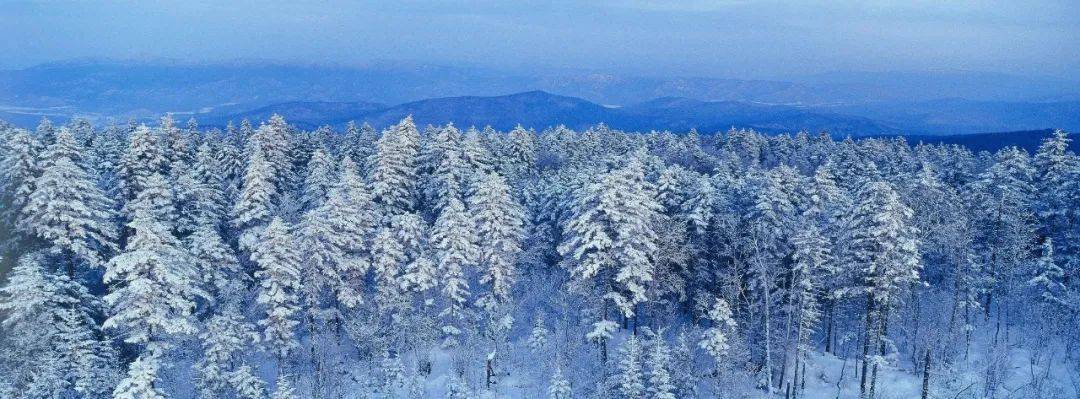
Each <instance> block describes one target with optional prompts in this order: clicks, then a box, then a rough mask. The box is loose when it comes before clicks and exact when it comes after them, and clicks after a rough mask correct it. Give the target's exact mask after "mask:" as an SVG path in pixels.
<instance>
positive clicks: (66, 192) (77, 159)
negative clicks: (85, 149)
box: [19, 129, 116, 277]
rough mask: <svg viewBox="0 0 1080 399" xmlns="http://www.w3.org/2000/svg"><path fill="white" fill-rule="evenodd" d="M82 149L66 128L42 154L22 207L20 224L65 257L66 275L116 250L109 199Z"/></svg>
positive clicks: (100, 259) (102, 259)
mask: <svg viewBox="0 0 1080 399" xmlns="http://www.w3.org/2000/svg"><path fill="white" fill-rule="evenodd" d="M80 154H81V149H80V148H79V146H78V144H77V143H75V138H74V137H72V136H71V133H70V132H69V131H68V130H67V129H61V131H60V132H59V133H57V135H56V140H55V142H54V143H53V144H52V145H50V146H49V148H48V149H47V150H45V152H44V153H43V154H42V159H41V162H40V164H41V168H42V172H41V176H39V177H38V178H37V179H35V180H34V190H33V192H31V193H30V197H29V199H27V201H26V205H25V206H24V207H23V208H22V217H21V219H20V220H19V226H20V228H21V229H22V230H23V231H26V232H28V233H30V234H32V235H33V236H35V237H37V238H38V239H40V240H42V241H43V242H45V244H47V245H49V247H50V249H51V250H52V251H55V252H58V253H61V254H62V255H64V258H65V261H66V262H68V264H67V272H68V275H69V276H72V277H73V276H74V272H75V265H76V263H78V262H85V263H86V264H89V265H90V266H94V267H97V266H100V265H101V264H102V263H104V260H105V258H107V257H108V255H109V254H111V253H112V252H113V251H114V250H115V249H116V243H115V239H116V231H115V228H114V227H113V225H112V222H111V220H110V219H111V218H112V216H113V213H112V206H113V205H112V201H111V200H109V198H108V197H106V196H105V194H104V193H102V192H101V190H100V189H99V188H98V187H97V185H96V184H95V182H94V181H93V179H92V178H91V176H90V174H89V173H88V172H87V171H86V170H85V169H84V168H83V166H82V165H81V163H82V160H81V155H80Z"/></svg>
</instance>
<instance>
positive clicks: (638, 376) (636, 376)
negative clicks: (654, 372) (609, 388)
mask: <svg viewBox="0 0 1080 399" xmlns="http://www.w3.org/2000/svg"><path fill="white" fill-rule="evenodd" d="M619 356H620V360H619V374H618V375H617V376H616V378H617V379H616V383H615V384H616V386H617V387H618V390H619V393H621V394H622V395H620V397H623V398H627V399H644V398H645V397H646V396H645V394H646V391H645V379H644V376H643V375H642V351H641V344H640V343H639V342H638V339H637V337H635V336H631V337H630V338H629V339H627V340H626V342H625V343H623V346H622V348H621V349H620V350H619Z"/></svg>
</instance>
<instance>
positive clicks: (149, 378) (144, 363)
mask: <svg viewBox="0 0 1080 399" xmlns="http://www.w3.org/2000/svg"><path fill="white" fill-rule="evenodd" d="M161 356H162V355H161V353H160V349H159V348H157V345H150V346H148V347H147V348H146V350H144V351H143V352H142V353H141V354H139V357H138V358H136V359H135V361H134V362H132V363H131V364H130V365H128V372H127V377H125V378H124V379H123V380H121V381H120V383H119V384H117V385H116V389H114V390H113V398H114V399H165V398H166V396H165V393H164V392H162V391H161V390H160V389H159V388H158V387H157V386H156V385H155V382H156V381H157V380H158V378H159V374H160V373H161V368H162V366H163V364H162V359H161Z"/></svg>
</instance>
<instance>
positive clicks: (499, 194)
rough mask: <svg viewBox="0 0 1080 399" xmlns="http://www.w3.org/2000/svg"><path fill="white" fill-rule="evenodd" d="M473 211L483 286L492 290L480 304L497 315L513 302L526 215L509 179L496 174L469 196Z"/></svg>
mask: <svg viewBox="0 0 1080 399" xmlns="http://www.w3.org/2000/svg"><path fill="white" fill-rule="evenodd" d="M469 210H470V212H471V213H472V217H473V220H474V221H475V223H476V230H475V231H476V238H477V243H478V244H479V253H478V255H479V256H478V258H477V261H478V265H479V267H480V270H481V277H480V284H483V285H485V286H487V287H488V292H486V293H484V294H483V295H482V296H481V298H480V300H479V301H477V303H478V304H479V305H480V307H481V308H483V309H485V310H486V311H488V312H495V311H496V309H497V308H499V307H502V306H504V305H506V304H507V303H509V302H510V289H511V287H512V286H513V284H514V279H515V274H516V273H515V270H514V269H515V265H516V263H517V257H518V254H519V253H520V252H521V246H520V242H521V239H522V234H523V232H522V223H523V221H524V218H525V215H524V212H523V211H522V209H521V206H520V205H518V204H517V202H516V201H514V198H513V197H512V196H511V195H510V187H509V186H508V185H507V184H506V180H505V179H503V178H502V176H499V175H497V174H494V173H492V174H489V175H487V176H485V177H483V179H482V180H480V181H479V183H478V184H477V186H476V190H475V192H474V193H473V194H472V195H471V196H470V197H469Z"/></svg>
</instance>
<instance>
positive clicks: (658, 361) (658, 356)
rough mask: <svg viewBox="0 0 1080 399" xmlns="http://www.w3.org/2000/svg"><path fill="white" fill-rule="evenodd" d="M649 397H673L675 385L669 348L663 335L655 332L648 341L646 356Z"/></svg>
mask: <svg viewBox="0 0 1080 399" xmlns="http://www.w3.org/2000/svg"><path fill="white" fill-rule="evenodd" d="M646 365H647V366H648V368H647V370H646V375H647V379H648V382H649V388H648V397H649V399H675V398H676V396H675V385H674V381H673V380H672V375H671V371H672V368H671V350H670V349H669V348H668V346H667V342H665V341H664V337H663V336H662V335H661V334H660V333H657V334H656V335H655V336H654V337H653V338H652V340H650V342H649V353H648V356H646Z"/></svg>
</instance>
